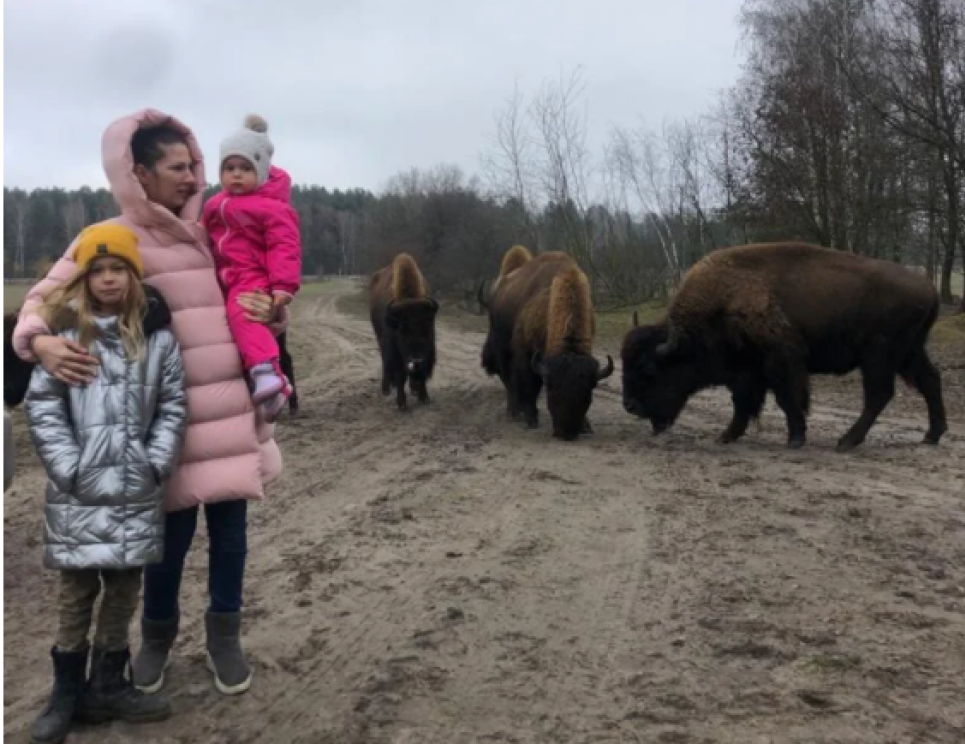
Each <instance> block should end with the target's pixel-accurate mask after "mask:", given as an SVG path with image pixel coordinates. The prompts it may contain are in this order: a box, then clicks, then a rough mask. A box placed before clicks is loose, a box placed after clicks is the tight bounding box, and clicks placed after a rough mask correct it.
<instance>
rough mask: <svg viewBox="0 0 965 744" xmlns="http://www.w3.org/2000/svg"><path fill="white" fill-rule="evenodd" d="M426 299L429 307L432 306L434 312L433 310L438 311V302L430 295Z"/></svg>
mask: <svg viewBox="0 0 965 744" xmlns="http://www.w3.org/2000/svg"><path fill="white" fill-rule="evenodd" d="M426 300H427V301H428V303H429V307H431V308H432V312H434V313H435V312H438V311H439V303H438V302H437V301H436V300H435V299H434V298H432V297H426Z"/></svg>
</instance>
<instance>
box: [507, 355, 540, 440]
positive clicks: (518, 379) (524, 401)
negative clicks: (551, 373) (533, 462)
mask: <svg viewBox="0 0 965 744" xmlns="http://www.w3.org/2000/svg"><path fill="white" fill-rule="evenodd" d="M542 385H543V378H542V377H540V376H539V375H537V374H536V373H535V372H533V369H532V367H530V364H529V359H527V358H526V357H525V355H523V354H520V359H517V360H515V363H514V364H513V382H512V387H513V388H514V389H515V391H516V406H517V410H518V411H519V412H520V413H521V414H522V416H523V418H524V419H525V420H526V425H527V426H528V427H529V428H530V429H537V428H539V410H538V409H537V408H536V401H537V400H538V399H539V391H540V389H541V388H542Z"/></svg>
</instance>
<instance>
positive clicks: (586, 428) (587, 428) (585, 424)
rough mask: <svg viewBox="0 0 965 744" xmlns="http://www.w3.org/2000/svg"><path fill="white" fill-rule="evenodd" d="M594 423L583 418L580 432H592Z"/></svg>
mask: <svg viewBox="0 0 965 744" xmlns="http://www.w3.org/2000/svg"><path fill="white" fill-rule="evenodd" d="M592 433H593V425H592V424H591V423H590V419H583V425H582V426H581V427H580V434H592Z"/></svg>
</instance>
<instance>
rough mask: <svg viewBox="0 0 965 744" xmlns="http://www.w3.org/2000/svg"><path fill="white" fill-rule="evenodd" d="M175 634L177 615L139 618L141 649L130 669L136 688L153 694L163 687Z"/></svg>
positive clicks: (176, 630) (176, 633)
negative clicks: (159, 618) (168, 618)
mask: <svg viewBox="0 0 965 744" xmlns="http://www.w3.org/2000/svg"><path fill="white" fill-rule="evenodd" d="M177 636H178V616H177V615H175V616H174V617H173V618H171V619H170V620H148V619H147V618H146V617H142V618H141V650H140V651H139V652H138V654H137V658H135V659H134V664H133V666H132V671H131V674H132V681H133V682H134V686H135V687H136V688H137V689H138V690H140V691H141V692H146V693H149V694H153V693H155V692H157V691H158V690H160V689H161V688H162V687H164V671H165V670H166V669H167V668H168V664H170V662H171V646H173V645H174V639H175V638H177Z"/></svg>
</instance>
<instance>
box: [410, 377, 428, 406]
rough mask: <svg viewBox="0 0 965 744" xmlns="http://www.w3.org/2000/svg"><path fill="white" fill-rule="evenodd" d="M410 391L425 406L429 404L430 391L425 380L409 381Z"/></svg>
mask: <svg viewBox="0 0 965 744" xmlns="http://www.w3.org/2000/svg"><path fill="white" fill-rule="evenodd" d="M409 389H410V390H411V391H412V394H413V395H415V396H416V397H417V398H418V399H419V402H420V403H422V404H423V405H425V404H426V403H428V402H429V390H428V389H427V388H426V381H425V380H409Z"/></svg>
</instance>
